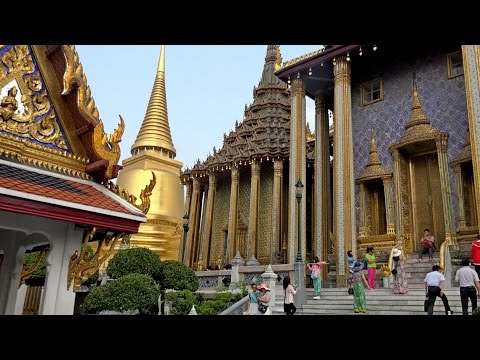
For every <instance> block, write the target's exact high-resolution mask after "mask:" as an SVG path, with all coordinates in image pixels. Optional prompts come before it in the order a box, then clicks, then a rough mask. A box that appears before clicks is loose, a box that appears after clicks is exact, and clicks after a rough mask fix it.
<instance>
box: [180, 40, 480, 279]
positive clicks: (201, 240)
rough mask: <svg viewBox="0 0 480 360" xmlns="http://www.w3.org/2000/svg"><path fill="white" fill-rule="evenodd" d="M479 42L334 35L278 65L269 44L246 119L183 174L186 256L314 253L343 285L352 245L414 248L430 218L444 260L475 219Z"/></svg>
mask: <svg viewBox="0 0 480 360" xmlns="http://www.w3.org/2000/svg"><path fill="white" fill-rule="evenodd" d="M479 54H480V48H479V47H478V46H461V45H455V44H448V45H444V46H441V47H433V46H415V45H411V46H410V47H402V49H401V51H400V50H399V47H398V46H395V45H388V46H387V45H382V46H376V45H328V46H326V47H325V48H323V49H320V50H318V51H316V52H313V53H310V54H306V55H303V56H300V57H298V58H295V59H293V60H290V61H287V62H285V63H283V64H281V63H280V50H279V48H278V47H277V46H273V45H270V46H268V49H267V56H266V59H265V65H264V70H263V74H262V79H261V81H260V83H259V84H258V86H257V87H255V88H254V94H253V95H254V101H253V103H252V104H251V105H250V106H248V107H246V108H245V115H244V118H243V120H242V121H241V122H238V123H236V124H235V129H234V130H233V131H231V132H230V133H229V134H228V135H225V136H224V143H223V147H222V148H221V149H219V150H216V149H214V150H213V154H211V155H210V156H209V157H208V158H207V159H206V160H205V161H203V162H198V163H197V164H195V166H193V168H192V169H187V171H185V173H184V174H183V175H182V180H183V182H184V184H185V186H186V188H187V197H186V205H185V208H186V211H187V213H188V214H189V219H190V231H189V232H188V237H187V242H186V250H185V256H184V260H185V261H186V263H187V264H188V265H190V266H192V267H196V268H199V267H200V268H202V267H204V266H205V265H213V266H214V265H216V264H225V263H228V262H230V260H231V259H232V258H233V256H234V255H235V253H236V252H237V251H239V252H240V254H241V256H242V257H243V258H244V259H250V258H251V257H252V256H254V257H255V258H256V260H258V261H259V262H260V263H262V264H267V263H270V262H271V263H275V262H288V263H292V262H294V261H296V260H298V259H303V260H305V259H307V260H309V259H310V258H311V256H318V257H319V258H321V259H326V258H329V259H330V268H329V271H330V272H333V273H334V275H335V276H334V281H336V283H337V285H340V286H341V285H344V284H345V277H346V273H347V271H346V269H347V264H346V251H347V250H350V249H351V250H353V252H354V254H356V255H357V256H358V255H360V254H361V253H362V252H363V251H364V249H365V248H366V247H367V246H373V247H375V248H376V249H377V253H378V254H379V257H380V258H381V259H382V260H381V261H385V260H386V259H388V254H389V253H390V251H391V249H392V248H393V247H394V246H396V247H399V248H401V249H403V250H404V252H405V253H406V254H407V255H408V254H410V253H413V252H415V251H417V249H418V247H419V246H420V244H419V243H420V241H419V240H420V238H421V236H422V233H423V229H424V228H429V229H430V230H431V231H432V232H433V234H434V236H435V239H436V241H437V251H438V250H439V252H440V263H441V265H445V261H446V259H449V257H448V256H447V255H448V253H449V251H450V250H449V249H452V248H455V247H456V245H457V244H460V243H461V242H462V241H465V242H469V241H470V238H471V237H472V235H473V234H477V233H478V224H479V221H480V219H479V217H480V189H479V181H480V180H479V179H480V150H479V148H478V141H479V136H480V122H479V119H480V114H479V111H480V108H479V104H480V95H479V93H480V92H479V85H480V84H479V77H478V71H479V70H480V68H479V66H480V56H479ZM306 96H308V97H310V98H311V99H313V100H314V101H315V133H314V135H312V136H311V137H308V136H307V135H309V134H308V129H307V126H306V118H305V116H306V104H305V99H306ZM329 111H331V112H332V113H333V126H332V128H329V124H328V112H329ZM312 138H313V139H312ZM299 180H300V181H299ZM299 185H304V186H303V187H302V186H299ZM299 247H300V248H299ZM253 260H255V259H252V261H253Z"/></svg>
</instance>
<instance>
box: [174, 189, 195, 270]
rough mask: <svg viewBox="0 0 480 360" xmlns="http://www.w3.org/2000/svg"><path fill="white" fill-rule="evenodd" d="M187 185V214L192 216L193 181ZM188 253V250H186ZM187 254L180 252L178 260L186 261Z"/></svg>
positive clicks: (182, 238) (183, 237)
mask: <svg viewBox="0 0 480 360" xmlns="http://www.w3.org/2000/svg"><path fill="white" fill-rule="evenodd" d="M185 187H186V188H187V195H186V197H185V214H186V215H188V216H189V217H190V207H191V202H192V188H193V185H192V182H191V181H188V182H187V183H186V184H185ZM185 240H186V239H185V236H183V235H182V236H181V237H180V249H183V248H184V245H183V242H184V241H185ZM185 253H186V252H185ZM185 258H186V256H185V254H182V252H181V251H179V252H178V261H180V262H184V261H185Z"/></svg>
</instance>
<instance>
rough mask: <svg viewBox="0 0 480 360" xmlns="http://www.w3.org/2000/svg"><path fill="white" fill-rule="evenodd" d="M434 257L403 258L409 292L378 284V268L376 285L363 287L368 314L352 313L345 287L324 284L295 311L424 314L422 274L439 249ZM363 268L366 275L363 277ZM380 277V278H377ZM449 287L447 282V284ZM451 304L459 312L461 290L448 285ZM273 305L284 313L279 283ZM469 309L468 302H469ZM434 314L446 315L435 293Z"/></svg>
mask: <svg viewBox="0 0 480 360" xmlns="http://www.w3.org/2000/svg"><path fill="white" fill-rule="evenodd" d="M433 256H434V258H433V261H432V262H430V261H429V260H428V255H427V256H426V257H425V256H424V257H423V259H422V261H421V262H419V261H418V255H417V254H412V255H410V256H409V257H408V259H407V262H406V267H405V269H406V272H407V279H408V288H409V291H408V294H407V295H396V294H394V293H393V290H392V289H391V288H379V287H378V284H379V282H378V278H380V279H381V278H382V274H381V272H380V271H377V289H375V290H371V291H369V290H365V294H366V301H367V311H368V313H367V314H355V313H354V312H353V295H348V293H347V288H323V289H322V292H321V295H320V299H319V300H314V299H313V296H314V292H313V289H312V288H307V290H306V291H307V302H306V304H304V305H303V306H302V307H301V308H298V309H297V313H296V314H298V315H359V316H362V315H368V314H370V315H427V313H426V312H424V311H423V304H424V301H425V285H424V283H423V280H424V279H425V275H426V274H427V273H428V272H430V271H432V266H433V265H434V264H436V263H438V261H439V258H438V253H434V255H433ZM366 276H367V275H366V272H365V277H366ZM380 281H381V280H380ZM447 287H448V285H447ZM445 293H446V295H447V297H448V302H449V304H450V308H451V310H452V311H453V314H454V315H461V314H462V305H461V302H460V290H459V288H458V287H449V288H447V289H446V291H445ZM275 300H276V306H275V309H274V311H273V314H274V315H284V312H283V289H282V288H281V287H280V288H279V289H278V291H277V294H276V298H275ZM469 305H470V306H469V310H471V304H469ZM434 315H445V309H444V307H443V303H442V300H441V299H440V298H438V297H437V299H436V301H435V307H434Z"/></svg>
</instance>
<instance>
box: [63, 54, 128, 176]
mask: <svg viewBox="0 0 480 360" xmlns="http://www.w3.org/2000/svg"><path fill="white" fill-rule="evenodd" d="M62 48H63V51H64V54H65V60H66V63H67V67H66V70H65V74H64V75H63V92H62V95H68V94H69V93H70V92H71V90H72V89H73V84H76V85H77V106H78V110H79V111H80V114H81V115H82V116H83V117H84V118H85V120H87V121H88V122H89V123H90V124H92V125H93V126H94V128H93V131H90V132H88V133H87V134H88V135H89V136H90V143H91V144H92V150H93V151H94V154H95V155H96V159H95V160H97V159H106V160H108V162H109V164H108V167H107V169H106V170H105V178H106V179H111V178H112V177H113V175H114V166H115V165H116V164H117V163H118V160H119V159H120V145H119V143H120V141H121V139H122V135H123V132H124V130H125V122H124V121H123V118H122V116H120V123H119V124H118V127H117V129H115V130H114V131H113V134H111V135H110V136H108V135H107V134H106V133H105V131H104V129H103V122H102V120H101V119H100V116H99V113H98V110H97V107H96V106H95V100H94V99H93V97H92V94H91V90H90V86H88V84H87V77H86V76H85V74H84V73H83V66H82V64H81V63H80V59H79V56H78V53H77V51H76V50H75V45H63V46H62Z"/></svg>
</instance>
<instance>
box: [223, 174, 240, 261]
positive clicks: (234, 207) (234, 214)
mask: <svg viewBox="0 0 480 360" xmlns="http://www.w3.org/2000/svg"><path fill="white" fill-rule="evenodd" d="M239 181H240V173H239V170H238V167H236V166H233V167H232V184H231V188H230V211H229V214H228V240H227V257H228V258H227V259H226V261H227V262H228V261H230V260H232V259H233V258H234V256H235V253H236V251H237V249H238V248H239V247H238V245H239V244H238V239H237V221H238V184H239Z"/></svg>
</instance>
